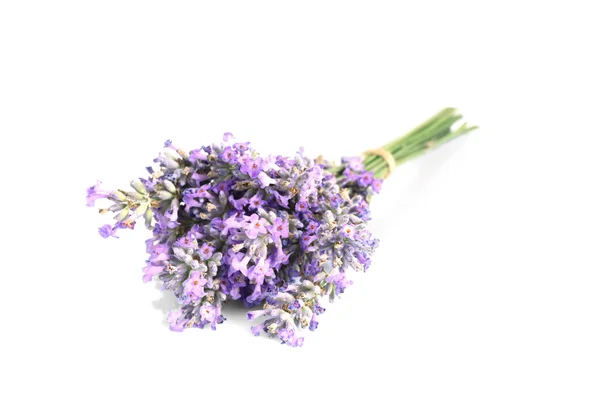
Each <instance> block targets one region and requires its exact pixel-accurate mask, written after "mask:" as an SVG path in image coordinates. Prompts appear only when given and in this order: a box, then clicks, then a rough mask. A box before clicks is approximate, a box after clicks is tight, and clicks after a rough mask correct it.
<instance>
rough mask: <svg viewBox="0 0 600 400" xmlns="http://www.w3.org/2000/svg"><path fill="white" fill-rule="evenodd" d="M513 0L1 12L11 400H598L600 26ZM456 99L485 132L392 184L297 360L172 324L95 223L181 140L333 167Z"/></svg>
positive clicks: (2, 390) (124, 246) (145, 4)
mask: <svg viewBox="0 0 600 400" xmlns="http://www.w3.org/2000/svg"><path fill="white" fill-rule="evenodd" d="M415 3H417V2H415ZM495 3H496V4H495V5H492V2H482V1H479V2H472V3H470V2H464V1H452V2H418V4H419V5H418V6H417V5H413V6H407V5H400V2H378V1H364V2H352V1H344V2H329V1H304V2H285V1H272V2H264V1H255V2H249V1H248V2H240V3H235V2H216V1H214V2H171V4H169V2H156V1H142V2H128V1H103V2H87V1H72V2H66V1H52V2H50V1H46V2H37V3H36V2H29V1H4V2H2V3H1V5H0V134H1V138H2V155H1V158H0V160H1V161H0V163H1V165H2V170H3V174H2V181H1V182H2V183H1V184H0V187H1V189H0V190H1V193H2V195H1V196H0V202H1V203H2V204H1V205H2V210H3V215H2V218H1V221H2V234H3V238H2V243H3V244H2V247H1V248H2V257H3V261H2V269H3V275H2V290H1V291H0V296H1V302H0V304H1V307H2V308H1V310H2V314H1V319H0V321H1V322H0V324H2V327H1V331H0V332H1V335H2V340H1V341H0V343H1V345H0V346H1V355H0V366H1V367H2V370H3V371H2V372H1V374H0V376H1V378H0V381H1V382H2V383H1V384H0V397H1V398H3V399H17V398H50V397H52V398H65V399H88V398H90V399H92V398H93V399H95V398H102V399H106V398H125V397H129V398H144V399H154V398H156V399H166V398H208V397H207V396H211V397H212V398H227V399H229V398H231V399H234V398H257V399H258V398H261V399H262V398H270V399H274V398H282V399H284V398H285V399H295V398H313V397H314V398H323V399H325V398H328V399H331V398H336V399H340V398H349V397H351V396H352V398H373V399H380V398H381V399H393V398H398V399H400V398H402V399H455V398H456V399H598V398H600V340H599V338H600V320H599V311H600V310H599V308H600V291H599V290H598V287H599V284H600V272H599V267H600V256H599V255H598V252H599V249H600V247H599V245H598V240H599V238H600V235H599V226H600V212H599V205H600V196H599V193H598V185H599V181H600V180H599V177H598V172H599V171H600V161H599V160H600V156H599V155H598V144H600V143H599V140H598V137H599V134H600V132H599V129H598V115H599V114H598V110H599V106H600V97H599V93H600V79H599V74H600V62H599V60H598V54H599V53H598V38H599V37H600V29H599V24H598V20H597V16H598V11H597V10H595V9H594V7H593V6H592V5H593V3H594V2H593V1H590V2H578V1H568V2H566V1H565V2H554V1H543V2H542V1H540V2H533V1H514V2H513V1H502V2H495ZM446 106H455V107H458V108H459V109H460V110H461V111H462V112H463V114H464V115H465V117H466V119H467V120H468V121H469V122H471V123H473V124H476V125H479V126H480V127H481V129H479V130H478V131H476V132H474V133H473V134H472V135H470V136H469V137H468V138H466V139H460V140H457V141H455V142H453V143H452V144H449V145H447V146H446V147H444V148H443V149H439V150H436V151H435V152H433V153H430V154H428V155H427V156H425V157H423V158H422V159H419V160H417V161H414V162H410V163H408V164H406V165H403V166H402V167H400V168H399V169H398V170H397V171H396V173H395V174H394V175H393V176H392V177H391V178H390V179H389V181H387V182H386V183H385V185H384V190H383V191H382V193H381V195H380V196H379V197H377V198H376V199H375V200H374V201H373V204H372V209H373V216H374V219H373V221H372V224H371V228H372V230H373V231H374V233H375V234H376V236H377V237H379V238H380V239H381V246H380V248H379V249H378V251H377V254H376V256H375V258H374V262H373V265H372V267H371V269H370V270H369V272H368V273H367V274H364V275H354V276H353V280H354V281H355V284H354V286H353V287H351V288H350V289H348V290H347V291H346V293H345V294H344V298H342V299H341V300H340V301H339V302H337V303H336V304H334V305H333V306H330V307H328V310H327V312H326V313H325V314H324V315H323V316H322V318H321V320H320V321H321V324H320V326H319V329H318V330H317V331H316V332H314V333H311V332H307V334H306V341H305V345H304V347H303V348H300V349H295V348H288V347H287V346H281V345H279V344H278V342H277V341H275V340H268V339H266V338H255V337H253V336H252V335H251V334H250V332H249V327H250V325H251V324H252V323H251V322H250V321H246V320H245V318H244V314H245V311H244V310H243V309H241V308H239V307H238V308H236V307H230V309H228V310H226V313H227V316H228V317H229V319H228V321H227V322H226V323H225V324H223V325H221V326H219V329H218V330H217V331H216V332H213V331H210V330H204V331H201V330H189V331H186V332H184V333H173V332H171V331H169V329H168V327H167V325H166V324H165V315H166V312H167V311H168V309H169V307H171V306H172V305H173V302H172V299H170V298H169V297H164V296H163V294H162V293H161V292H160V291H159V290H157V288H156V285H155V284H154V283H150V284H143V283H142V279H141V278H142V273H141V268H142V267H143V266H144V260H145V257H146V256H145V253H144V242H143V241H144V239H145V238H146V237H147V233H146V232H144V231H143V230H141V229H140V230H138V231H135V232H123V233H122V234H121V239H119V240H103V239H102V238H101V237H100V236H99V235H98V233H97V227H98V226H100V225H102V224H104V223H107V222H109V219H108V217H104V218H103V217H101V216H99V215H98V214H97V213H96V212H95V209H91V208H86V207H85V189H86V188H87V187H88V186H90V185H91V184H93V183H95V181H96V179H101V180H102V181H103V182H104V183H105V184H106V186H107V187H110V188H117V187H125V186H126V185H127V184H128V182H129V180H130V179H131V178H134V177H137V176H141V175H143V174H144V173H145V171H144V167H145V166H147V165H150V164H151V162H152V159H153V158H154V157H155V156H156V155H157V154H158V152H159V151H160V150H161V148H162V144H163V142H164V141H165V139H172V140H173V142H174V143H176V144H178V145H181V146H182V147H185V148H188V149H190V148H194V147H199V146H201V145H203V144H208V143H212V142H213V141H217V140H220V138H221V135H222V133H223V132H226V131H231V132H233V133H234V134H235V135H236V136H237V137H238V138H240V139H245V140H250V141H252V143H253V144H254V146H256V147H257V148H258V149H261V150H262V152H264V153H281V154H285V155H291V154H293V153H294V151H295V150H296V149H298V147H300V146H304V147H305V148H306V150H307V152H308V153H309V154H312V155H315V156H316V155H318V154H324V155H325V156H327V157H329V158H337V157H339V156H341V155H352V154H358V153H360V152H361V151H363V150H365V149H367V148H371V147H375V146H378V145H381V144H383V143H385V142H387V141H389V140H390V139H393V138H395V137H396V136H398V135H400V134H402V133H404V132H406V131H408V130H409V129H411V128H412V127H414V126H415V125H417V124H418V123H420V122H421V121H422V120H424V119H426V118H427V117H429V116H430V115H431V114H434V113H435V112H437V111H438V110H439V109H441V108H443V107H446Z"/></svg>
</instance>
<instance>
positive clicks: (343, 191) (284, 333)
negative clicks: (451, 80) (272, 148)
mask: <svg viewBox="0 0 600 400" xmlns="http://www.w3.org/2000/svg"><path fill="white" fill-rule="evenodd" d="M460 119H461V116H460V115H458V114H457V113H456V111H455V110H454V109H445V110H443V111H441V112H440V113H438V114H437V115H435V116H434V117H432V118H431V119H429V120H428V121H426V122H425V123H423V124H422V125H420V126H419V127H417V128H415V129H414V130H413V131H411V132H410V133H409V134H407V135H405V136H403V137H400V138H399V139H397V140H395V141H393V142H391V143H389V144H387V145H385V146H383V147H381V148H379V149H377V150H371V151H367V152H365V154H364V155H363V156H362V157H347V158H343V159H342V162H341V164H339V165H335V164H333V163H330V162H327V161H325V160H324V159H323V158H322V157H319V158H317V159H316V160H313V159H310V158H308V157H306V156H305V155H304V154H303V152H302V151H300V152H298V154H296V156H295V157H293V158H288V157H284V156H267V157H261V155H260V154H259V153H258V152H256V151H255V150H254V149H253V148H252V147H250V144H249V143H243V142H236V141H235V140H234V138H233V136H232V135H231V134H230V133H226V134H225V135H224V137H223V143H222V144H218V145H217V144H215V145H212V146H203V147H201V148H199V149H196V150H192V151H190V152H189V153H188V152H186V151H185V150H183V149H180V148H178V147H177V146H175V145H174V144H172V143H171V141H170V140H168V141H167V142H166V143H165V147H166V148H167V150H166V151H164V152H163V153H161V154H160V155H159V156H158V158H156V159H155V160H154V161H155V162H156V163H157V164H158V168H156V169H154V168H152V167H148V168H147V171H148V174H149V176H148V177H146V178H140V179H137V180H134V181H132V182H131V187H132V189H133V190H115V191H105V190H102V189H101V188H100V187H99V185H98V184H97V185H95V186H92V187H90V188H89V189H88V191H87V205H88V206H94V204H95V201H96V200H98V199H107V200H109V201H111V202H112V203H113V204H112V205H111V206H110V207H108V208H102V209H100V213H102V214H104V213H107V212H109V211H110V212H112V213H114V214H115V220H116V223H114V224H113V225H104V226H102V227H101V228H100V229H99V233H100V235H101V236H102V237H104V238H108V237H117V232H118V231H119V230H121V229H133V228H134V226H135V225H136V222H137V221H138V219H140V218H142V219H143V220H144V223H145V226H146V228H147V229H149V230H151V231H152V237H151V238H150V239H148V240H147V241H146V249H147V252H148V255H149V258H148V260H147V262H146V266H145V267H144V268H143V272H144V275H143V280H144V282H148V281H150V280H152V279H153V278H154V277H156V278H157V279H159V280H160V281H161V282H162V289H163V290H169V291H172V292H173V294H174V295H175V296H176V297H177V299H178V301H179V303H180V305H181V307H180V308H179V309H178V310H172V311H171V312H170V313H169V315H168V322H169V325H170V328H171V329H172V330H173V331H182V330H184V329H185V328H191V327H197V328H203V327H205V326H210V327H211V328H212V329H215V328H216V326H217V324H220V323H222V322H223V321H225V317H224V316H223V314H222V311H223V305H224V304H225V303H227V302H229V301H232V300H239V301H241V302H243V304H244V305H245V306H247V307H249V308H255V307H256V308H258V307H259V306H261V309H258V310H255V311H250V312H249V313H248V319H251V320H255V319H256V320H257V321H258V322H257V325H255V326H253V327H252V328H251V331H252V333H253V334H254V335H259V334H260V333H261V332H264V333H266V334H267V335H269V336H271V337H277V338H279V339H280V340H281V342H282V343H286V344H288V345H290V346H294V347H296V346H301V345H302V344H303V341H304V338H303V337H302V336H301V333H300V332H301V331H302V330H303V329H304V328H308V329H309V330H315V329H316V328H317V326H318V324H319V323H318V316H319V315H320V314H321V313H323V312H324V311H325V308H324V307H323V304H322V299H323V298H325V297H326V298H328V299H329V301H334V300H335V299H336V298H337V297H339V296H340V294H341V293H343V292H344V290H345V289H346V288H347V287H348V286H349V285H351V284H352V281H351V280H350V279H349V277H348V272H349V270H350V269H353V270H355V271H366V270H367V269H368V268H369V266H370V264H371V258H370V257H371V255H372V254H373V251H374V249H375V248H376V247H377V245H378V240H377V239H374V238H373V237H372V235H371V233H370V232H369V231H368V229H367V226H366V222H367V221H369V219H370V210H369V200H370V198H371V196H372V194H374V193H379V191H380V189H381V183H382V178H385V177H386V176H387V175H388V174H389V173H390V172H391V171H392V170H393V169H394V168H395V166H396V165H397V164H400V163H402V162H404V161H406V160H408V159H410V158H413V157H415V156H418V155H420V154H422V153H424V152H426V151H428V150H430V149H431V148H433V147H436V146H439V145H440V144H442V143H445V142H447V141H449V140H452V139H453V138H456V137H458V136H460V135H463V134H465V133H467V132H469V131H471V130H472V129H474V127H468V126H467V125H466V124H463V125H461V126H460V127H458V128H456V129H453V125H454V124H455V123H456V122H457V121H458V120H460Z"/></svg>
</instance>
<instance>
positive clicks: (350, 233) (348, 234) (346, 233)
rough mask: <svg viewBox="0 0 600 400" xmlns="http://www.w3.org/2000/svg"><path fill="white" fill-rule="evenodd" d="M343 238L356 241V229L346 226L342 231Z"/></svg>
mask: <svg viewBox="0 0 600 400" xmlns="http://www.w3.org/2000/svg"><path fill="white" fill-rule="evenodd" d="M340 232H341V233H342V236H343V237H345V238H347V239H354V227H353V226H352V225H344V226H342V229H341V231H340Z"/></svg>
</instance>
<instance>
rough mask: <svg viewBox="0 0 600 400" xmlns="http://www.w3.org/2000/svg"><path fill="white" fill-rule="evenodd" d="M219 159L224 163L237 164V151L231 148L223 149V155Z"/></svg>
mask: <svg viewBox="0 0 600 400" xmlns="http://www.w3.org/2000/svg"><path fill="white" fill-rule="evenodd" d="M219 159H221V160H222V161H225V162H228V163H232V162H235V160H236V154H235V151H234V150H233V148H231V147H225V148H224V149H223V152H222V153H221V154H219Z"/></svg>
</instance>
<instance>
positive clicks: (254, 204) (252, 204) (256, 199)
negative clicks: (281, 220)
mask: <svg viewBox="0 0 600 400" xmlns="http://www.w3.org/2000/svg"><path fill="white" fill-rule="evenodd" d="M264 204H265V201H264V200H263V199H262V197H261V196H260V195H259V194H258V193H257V194H255V195H254V196H252V197H251V198H250V201H249V202H248V208H249V209H250V210H258V209H259V208H261V207H262V206H263V205H264Z"/></svg>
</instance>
